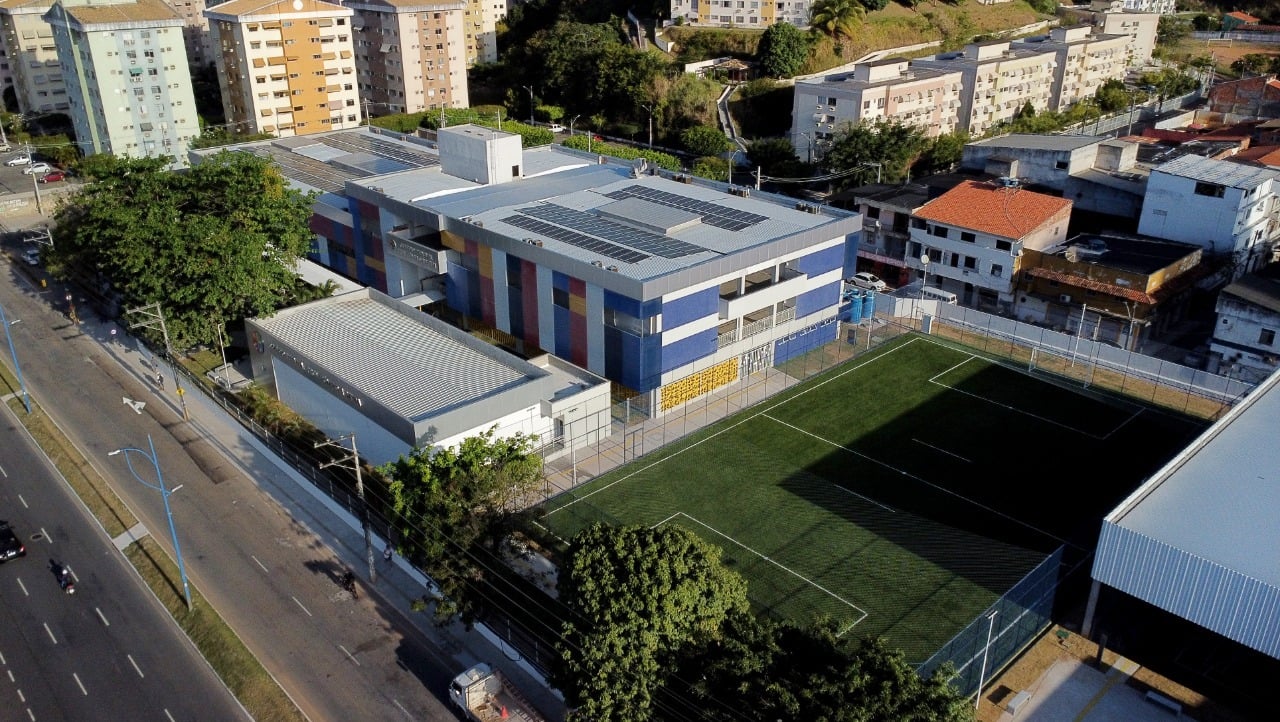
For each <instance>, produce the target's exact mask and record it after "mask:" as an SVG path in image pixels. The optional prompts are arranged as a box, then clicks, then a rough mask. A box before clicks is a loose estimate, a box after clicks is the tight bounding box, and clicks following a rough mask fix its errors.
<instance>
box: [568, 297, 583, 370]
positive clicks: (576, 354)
mask: <svg viewBox="0 0 1280 722" xmlns="http://www.w3.org/2000/svg"><path fill="white" fill-rule="evenodd" d="M569 296H570V299H569V309H570V310H569V360H570V361H572V362H573V363H575V364H577V365H579V366H581V367H583V368H586V366H587V316H586V313H585V312H584V313H577V312H575V311H573V309H575V308H581V309H585V308H586V307H587V282H586V281H583V280H582V279H580V278H570V279H569Z"/></svg>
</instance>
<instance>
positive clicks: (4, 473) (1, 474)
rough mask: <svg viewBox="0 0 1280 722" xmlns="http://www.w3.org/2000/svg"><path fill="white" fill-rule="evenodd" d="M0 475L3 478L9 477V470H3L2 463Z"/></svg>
mask: <svg viewBox="0 0 1280 722" xmlns="http://www.w3.org/2000/svg"><path fill="white" fill-rule="evenodd" d="M0 476H3V477H4V478H6V479H8V478H9V472H7V471H5V470H4V465H3V464H0Z"/></svg>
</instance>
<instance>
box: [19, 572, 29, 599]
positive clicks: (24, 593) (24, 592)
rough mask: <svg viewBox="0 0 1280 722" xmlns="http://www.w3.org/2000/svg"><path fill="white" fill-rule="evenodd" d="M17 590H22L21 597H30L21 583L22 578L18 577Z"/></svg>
mask: <svg viewBox="0 0 1280 722" xmlns="http://www.w3.org/2000/svg"><path fill="white" fill-rule="evenodd" d="M18 588H19V589H21V590H22V594H23V596H26V597H29V596H31V593H30V592H28V591H27V585H25V584H23V583H22V577H18Z"/></svg>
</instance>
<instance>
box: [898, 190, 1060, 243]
mask: <svg viewBox="0 0 1280 722" xmlns="http://www.w3.org/2000/svg"><path fill="white" fill-rule="evenodd" d="M1070 208H1071V201H1069V200H1066V199H1064V198H1057V197H1055V196H1051V195H1045V194H1043V193H1033V192H1030V191H1026V190H1023V189H1021V188H1018V187H1017V186H1006V185H1001V184H999V183H983V182H980V181H967V182H965V183H961V184H959V185H957V186H956V187H955V188H953V189H951V190H949V191H947V192H946V193H944V194H942V195H941V196H939V197H938V198H936V199H934V200H932V201H930V202H928V203H926V204H925V205H924V206H923V207H921V208H920V209H919V210H917V211H916V214H915V215H916V217H917V218H921V219H924V220H926V221H936V222H938V223H945V224H947V225H951V226H956V227H958V228H969V229H972V230H975V231H979V232H982V233H988V234H991V235H993V236H999V237H1001V238H1008V239H1014V240H1016V239H1020V238H1022V237H1024V236H1026V235H1027V234H1028V233H1030V232H1032V231H1034V230H1036V229H1038V228H1040V227H1041V226H1043V225H1045V224H1046V223H1050V222H1053V221H1054V220H1056V219H1058V218H1060V217H1061V216H1062V212H1063V211H1064V210H1067V211H1069V210H1070Z"/></svg>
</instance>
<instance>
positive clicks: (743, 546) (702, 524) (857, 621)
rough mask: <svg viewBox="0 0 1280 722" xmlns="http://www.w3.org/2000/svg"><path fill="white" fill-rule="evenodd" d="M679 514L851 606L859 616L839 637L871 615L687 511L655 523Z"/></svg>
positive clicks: (670, 518)
mask: <svg viewBox="0 0 1280 722" xmlns="http://www.w3.org/2000/svg"><path fill="white" fill-rule="evenodd" d="M678 516H682V517H684V518H686V519H688V520H689V521H691V522H693V523H694V524H697V525H699V526H701V527H703V528H704V529H706V530H708V531H710V532H711V533H713V534H716V535H717V536H720V537H723V538H725V539H727V540H729V541H731V542H733V543H734V544H735V545H737V546H739V547H742V548H743V549H746V550H747V551H749V552H751V553H752V554H755V555H756V556H758V557H760V558H761V559H763V560H765V561H766V562H769V563H770V564H772V565H774V566H775V567H777V568H779V569H781V570H782V571H784V572H786V573H787V574H790V575H791V576H793V577H795V578H796V579H799V580H800V581H802V582H804V583H805V584H808V585H809V586H811V587H813V588H814V589H817V590H819V591H821V592H823V593H824V594H826V595H828V596H830V597H831V598H832V599H835V600H836V601H838V602H840V603H841V604H844V605H845V606H847V607H849V608H850V609H852V610H854V611H855V612H856V613H857V614H855V615H854V616H855V617H857V618H856V619H854V620H853V621H852V622H851V623H850V624H849V626H847V627H845V628H844V629H841V630H840V632H839V633H838V634H836V636H837V637H839V636H841V635H843V634H845V633H846V632H848V631H849V630H850V629H853V628H854V627H856V626H858V625H859V624H861V623H862V621H863V620H864V619H866V618H867V617H868V616H870V615H869V614H868V613H867V612H866V610H864V609H863V608H862V607H859V606H858V605H856V604H854V603H853V602H851V601H849V600H847V599H845V598H844V597H841V596H840V595H839V594H836V593H835V592H833V591H831V590H830V589H827V588H826V587H824V586H822V585H821V584H818V583H817V582H815V581H813V580H812V579H810V578H808V577H806V576H804V575H803V574H801V573H799V572H797V571H795V570H793V569H791V568H790V567H787V566H785V565H783V564H779V563H778V562H776V561H774V560H773V559H770V558H769V557H767V556H765V555H764V554H761V553H760V552H758V551H756V550H755V549H752V548H751V547H749V546H747V545H746V544H743V543H742V542H740V541H738V540H737V539H734V538H733V537H731V536H729V535H728V534H725V533H724V532H722V531H720V530H719V529H716V528H715V527H713V526H711V525H710V524H706V523H703V522H701V521H699V520H697V519H695V518H693V517H692V516H689V515H688V514H686V513H684V512H682V511H678V512H676V513H674V514H672V515H671V516H669V517H667V518H666V519H664V520H663V521H661V522H659V523H658V524H656V525H655V527H657V526H660V525H662V524H665V523H666V522H668V521H670V520H672V519H674V518H676V517H678Z"/></svg>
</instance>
